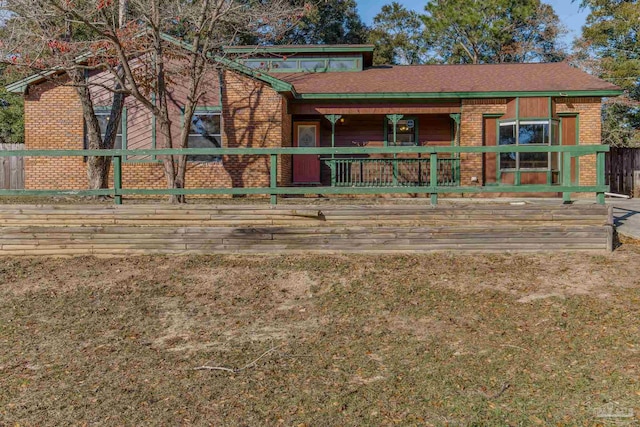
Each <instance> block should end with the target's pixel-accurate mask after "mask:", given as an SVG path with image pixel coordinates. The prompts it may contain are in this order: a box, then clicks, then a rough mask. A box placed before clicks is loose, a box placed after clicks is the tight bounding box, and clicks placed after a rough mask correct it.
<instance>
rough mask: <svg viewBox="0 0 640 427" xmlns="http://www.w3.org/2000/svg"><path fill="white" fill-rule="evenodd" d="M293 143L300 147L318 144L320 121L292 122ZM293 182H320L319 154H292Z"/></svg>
mask: <svg viewBox="0 0 640 427" xmlns="http://www.w3.org/2000/svg"><path fill="white" fill-rule="evenodd" d="M293 145H294V147H300V148H314V147H318V146H320V123H318V122H297V123H294V124H293ZM293 182H294V183H296V184H317V183H319V182H320V156H318V155H317V154H295V155H294V156H293Z"/></svg>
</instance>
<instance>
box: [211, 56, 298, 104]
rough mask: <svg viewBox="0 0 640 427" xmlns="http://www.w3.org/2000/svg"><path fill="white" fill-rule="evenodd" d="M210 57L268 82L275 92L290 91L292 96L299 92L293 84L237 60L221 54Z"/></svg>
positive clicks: (235, 69) (296, 95)
mask: <svg viewBox="0 0 640 427" xmlns="http://www.w3.org/2000/svg"><path fill="white" fill-rule="evenodd" d="M211 59H213V60H214V61H216V62H218V63H220V64H222V65H224V66H226V67H228V68H230V69H232V70H234V71H238V72H240V73H242V74H245V75H248V76H250V77H253V78H255V79H257V80H260V81H263V82H265V83H268V84H269V85H271V87H273V89H274V90H275V91H276V92H291V93H292V94H293V96H294V97H299V94H298V93H296V91H295V89H294V87H293V85H292V84H291V83H287V82H285V81H283V80H280V79H277V78H275V77H273V76H271V75H269V74H266V73H264V72H261V71H259V70H254V69H253V68H249V67H247V66H245V65H243V64H240V63H239V62H236V61H234V60H232V59H229V58H223V57H221V56H213V57H211Z"/></svg>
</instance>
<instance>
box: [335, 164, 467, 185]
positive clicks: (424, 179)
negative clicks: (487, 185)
mask: <svg viewBox="0 0 640 427" xmlns="http://www.w3.org/2000/svg"><path fill="white" fill-rule="evenodd" d="M323 161H324V162H325V163H326V164H327V165H328V166H329V169H330V170H331V185H332V186H334V187H396V186H400V187H420V186H428V185H430V184H431V167H430V162H431V159H430V158H428V157H427V158H413V159H398V158H389V159H380V158H360V157H357V158H339V159H338V158H334V159H323ZM436 169H437V185H438V186H457V185H460V159H457V158H438V160H437V166H436Z"/></svg>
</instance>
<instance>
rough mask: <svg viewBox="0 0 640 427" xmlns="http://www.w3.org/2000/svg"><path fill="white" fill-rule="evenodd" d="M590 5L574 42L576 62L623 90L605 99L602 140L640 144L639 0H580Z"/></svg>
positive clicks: (608, 142) (609, 142)
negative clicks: (615, 96) (615, 95)
mask: <svg viewBox="0 0 640 427" xmlns="http://www.w3.org/2000/svg"><path fill="white" fill-rule="evenodd" d="M581 6H582V7H589V8H590V10H591V12H590V14H589V15H588V16H587V22H586V25H585V26H584V27H583V29H582V37H581V38H580V39H579V40H577V41H576V43H575V46H574V49H575V57H574V61H575V63H576V64H578V65H579V66H581V67H582V68H585V69H587V70H588V71H590V72H592V73H594V74H596V75H597V76H599V77H600V78H602V79H605V80H608V81H610V82H612V83H615V84H616V85H618V86H620V87H621V88H623V89H624V90H625V94H624V95H623V96H621V97H617V98H613V99H610V100H607V101H606V102H605V108H604V110H603V118H604V123H603V129H602V139H603V142H605V143H607V144H611V145H614V146H621V147H625V146H627V147H628V146H640V37H639V35H640V2H639V1H638V0H617V1H611V0H583V1H582V2H581Z"/></svg>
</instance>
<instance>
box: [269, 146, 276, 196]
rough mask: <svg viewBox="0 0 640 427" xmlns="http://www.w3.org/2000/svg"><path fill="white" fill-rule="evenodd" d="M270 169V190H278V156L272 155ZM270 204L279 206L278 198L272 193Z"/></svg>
mask: <svg viewBox="0 0 640 427" xmlns="http://www.w3.org/2000/svg"><path fill="white" fill-rule="evenodd" d="M269 166H270V168H269V188H271V189H276V188H277V187H278V155H277V154H272V155H271V161H270V165H269ZM270 196H271V197H270V202H271V204H272V205H276V204H278V196H277V194H275V193H271V195H270Z"/></svg>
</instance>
